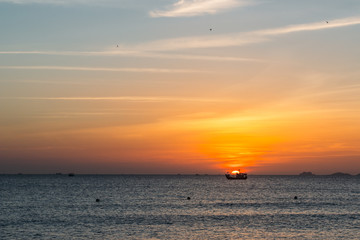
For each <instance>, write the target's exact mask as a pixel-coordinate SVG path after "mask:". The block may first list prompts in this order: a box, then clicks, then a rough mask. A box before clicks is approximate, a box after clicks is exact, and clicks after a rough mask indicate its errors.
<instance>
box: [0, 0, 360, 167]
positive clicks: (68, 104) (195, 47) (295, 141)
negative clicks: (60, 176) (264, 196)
mask: <svg viewBox="0 0 360 240" xmlns="http://www.w3.org/2000/svg"><path fill="white" fill-rule="evenodd" d="M65 2H66V4H65ZM240 2H241V1H237V0H234V1H228V0H224V1H223V3H222V4H220V5H219V4H218V5H213V4H212V3H211V1H208V0H204V1H189V0H185V1H179V2H178V3H177V4H174V5H172V4H171V3H169V5H166V6H164V5H163V4H164V2H163V1H152V2H151V3H150V2H146V3H145V2H144V5H143V6H142V7H141V8H140V7H139V6H140V5H139V6H138V5H133V4H131V3H130V2H126V4H125V3H124V4H122V5H121V6H119V5H118V4H116V3H115V1H109V2H108V5H104V6H102V7H101V8H100V7H99V6H96V5H94V3H93V2H91V3H90V2H89V3H85V2H82V1H77V2H76V3H75V2H73V1H66V0H65V1H64V4H65V5H58V4H54V2H53V1H50V0H48V1H43V2H41V3H40V2H38V1H31V0H29V2H28V3H27V4H24V3H22V2H16V1H8V2H7V3H4V2H1V1H0V9H3V11H2V12H3V13H4V14H3V15H2V19H3V20H4V21H3V22H7V23H9V24H8V25H6V27H4V28H3V30H2V31H3V32H2V34H1V35H2V36H4V37H2V38H1V39H0V46H1V47H0V173H18V172H23V173H54V172H76V173H129V174H133V173H141V174H146V173H151V174H153V173H164V174H166V173H170V174H177V173H184V174H186V173H188V174H195V173H207V174H223V173H224V172H226V171H230V170H234V169H238V168H240V169H243V170H244V171H247V172H248V173H250V174H298V173H301V172H303V171H312V172H314V173H317V174H330V173H333V172H338V171H341V172H348V173H351V174H358V173H360V149H359V146H360V125H359V122H360V111H359V109H360V97H359V96H360V84H359V77H360V71H359V69H360V61H359V60H360V59H359V56H360V48H359V47H358V43H359V41H360V35H359V25H360V16H358V13H359V10H360V4H357V3H354V2H353V1H350V2H349V1H344V2H342V3H339V1H333V0H329V4H327V5H326V6H324V5H323V4H319V3H317V2H313V3H310V2H302V1H299V2H296V3H295V2H289V3H281V1H268V2H260V1H255V0H254V1H249V3H252V4H240ZM165 4H166V3H165ZM35 5H36V6H37V8H34V7H33V6H35ZM298 9H312V11H311V12H299V11H298ZM339 9H342V11H339ZM19 12H23V13H24V15H19V14H17V13H19ZM94 12H95V13H96V14H97V16H99V17H98V18H96V19H94V18H93V15H94ZM50 15H51V19H52V20H51V22H49V21H48V20H49V16H50ZM16 16H21V19H23V20H24V21H19V19H17V18H16ZM35 16H36V17H35ZM62 16H67V19H64V18H63V17H62ZM259 16H261V17H259ZM274 16H276V18H274ZM324 19H327V21H328V22H326V21H325V20H324ZM215 23H216V24H215ZM235 23H236V24H235ZM209 28H211V29H212V30H211V31H210V30H209ZM29 29H30V30H29ZM114 29H116V31H114ZM24 39H26V41H25V42H24Z"/></svg>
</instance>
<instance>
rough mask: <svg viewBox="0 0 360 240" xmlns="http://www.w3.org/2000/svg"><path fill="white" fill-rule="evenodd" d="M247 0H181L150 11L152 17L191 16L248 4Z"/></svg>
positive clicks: (213, 12)
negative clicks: (164, 8) (163, 8)
mask: <svg viewBox="0 0 360 240" xmlns="http://www.w3.org/2000/svg"><path fill="white" fill-rule="evenodd" d="M248 4H249V2H247V1H239V0H179V1H178V2H176V3H174V4H173V5H172V6H170V7H168V9H166V10H155V11H151V12H150V16H151V17H191V16H199V15H205V14H215V13H217V12H219V11H224V10H226V9H231V8H234V7H239V6H245V5H248Z"/></svg>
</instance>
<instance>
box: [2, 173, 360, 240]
mask: <svg viewBox="0 0 360 240" xmlns="http://www.w3.org/2000/svg"><path fill="white" fill-rule="evenodd" d="M295 196H297V199H294V197H295ZM188 197H190V198H191V199H190V200H188V199H187V198H188ZM96 199H100V201H99V202H96V201H95V200H96ZM0 212H1V214H0V239H240V238H242V239H254V238H262V239H279V238H295V239H359V238H360V237H359V236H360V177H326V176H315V177H300V176H249V178H248V179H247V180H245V181H244V180H241V181H240V180H238V181H237V180H232V181H229V180H227V179H226V178H225V176H183V175H174V176H164V175H156V176H154V175H149V176H145V175H135V176H126V175H113V176H109V175H76V176H75V177H68V176H67V175H0Z"/></svg>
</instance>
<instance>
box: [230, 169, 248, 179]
mask: <svg viewBox="0 0 360 240" xmlns="http://www.w3.org/2000/svg"><path fill="white" fill-rule="evenodd" d="M225 176H226V178H227V179H229V180H245V179H247V173H242V172H240V169H239V170H238V171H232V172H231V173H229V172H227V173H226V174H225Z"/></svg>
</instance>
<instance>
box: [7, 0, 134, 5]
mask: <svg viewBox="0 0 360 240" xmlns="http://www.w3.org/2000/svg"><path fill="white" fill-rule="evenodd" d="M1 2H6V3H13V4H52V5H71V4H83V5H114V4H117V5H120V4H119V2H120V3H124V2H129V1H128V0H118V1H116V0H0V3H1Z"/></svg>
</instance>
